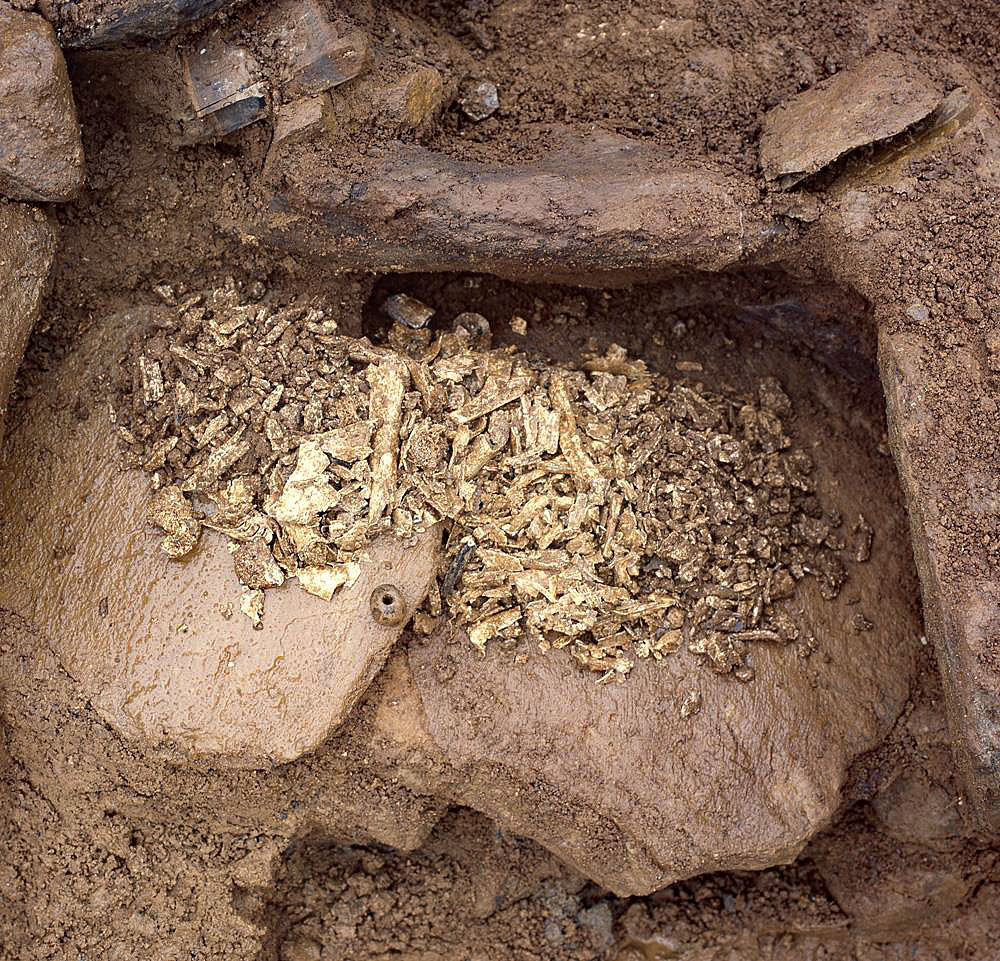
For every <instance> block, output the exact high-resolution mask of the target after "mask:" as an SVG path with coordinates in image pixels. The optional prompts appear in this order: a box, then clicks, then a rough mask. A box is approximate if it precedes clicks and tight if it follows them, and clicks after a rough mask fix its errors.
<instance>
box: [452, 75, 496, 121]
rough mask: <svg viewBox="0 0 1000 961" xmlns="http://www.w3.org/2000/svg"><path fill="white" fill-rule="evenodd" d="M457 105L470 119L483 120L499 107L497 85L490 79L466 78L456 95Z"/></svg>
mask: <svg viewBox="0 0 1000 961" xmlns="http://www.w3.org/2000/svg"><path fill="white" fill-rule="evenodd" d="M458 105H459V107H461V109H462V113H464V114H465V115H466V116H467V117H468V118H469V119H470V120H477V121H478V120H485V119H486V118H487V117H490V116H492V115H493V114H494V113H496V112H497V110H498V109H499V108H500V95H499V93H498V91H497V85H496V84H495V83H493V82H492V81H490V80H468V81H466V82H465V83H464V84H463V85H462V88H461V90H460V92H459V95H458Z"/></svg>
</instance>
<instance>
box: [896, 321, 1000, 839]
mask: <svg viewBox="0 0 1000 961" xmlns="http://www.w3.org/2000/svg"><path fill="white" fill-rule="evenodd" d="M879 359H880V362H881V367H882V381H883V384H884V385H885V395H886V407H887V411H888V415H889V425H890V439H891V443H892V449H893V453H894V454H895V456H896V460H897V462H898V464H899V474H900V481H901V483H902V486H903V493H904V494H905V496H906V502H907V508H908V510H909V515H910V524H911V528H912V532H913V553H914V556H915V558H916V562H917V569H918V571H919V572H920V580H921V585H922V588H923V598H924V616H925V618H926V620H927V633H928V636H929V637H930V639H931V640H932V641H933V642H934V646H935V649H936V651H937V655H938V664H939V666H940V668H941V676H942V681H943V682H944V687H945V692H946V694H947V698H948V707H949V715H950V718H949V720H950V722H951V730H952V735H953V737H954V752H955V757H956V761H957V764H958V767H959V769H960V770H961V771H962V774H963V775H964V777H965V781H966V784H967V786H968V788H969V791H970V794H971V798H972V800H973V802H974V806H975V809H976V810H977V811H979V812H980V813H981V814H982V815H983V816H984V817H985V820H986V821H987V822H988V823H989V825H990V827H992V828H993V829H994V830H996V828H997V827H998V826H1000V813H998V812H1000V671H998V670H997V638H998V636H1000V586H998V583H997V577H996V561H995V555H994V554H993V553H992V552H990V551H988V550H987V549H985V546H984V545H983V543H982V541H981V539H978V538H977V540H979V543H978V544H977V546H978V547H981V548H983V549H982V550H981V552H980V554H979V555H978V556H977V555H976V554H975V553H973V552H971V551H969V550H968V549H966V548H965V546H964V544H962V541H961V540H960V536H963V535H965V533H966V531H967V530H970V529H971V530H973V531H976V530H977V529H986V526H985V524H984V523H983V522H982V521H981V520H980V519H981V518H985V517H988V516H989V515H990V514H992V513H994V512H995V511H996V509H997V495H996V493H995V491H996V465H995V461H994V457H993V441H992V440H991V439H990V437H991V431H992V424H993V423H995V418H996V402H995V401H994V399H993V395H992V391H991V390H990V388H989V386H988V380H987V378H988V373H987V372H986V371H984V370H983V369H982V365H981V361H980V359H979V357H977V356H976V354H975V353H974V352H973V351H971V350H968V349H965V348H955V349H952V350H951V351H949V352H948V353H942V351H941V350H940V348H939V347H937V345H936V344H934V343H933V342H932V341H931V340H929V339H928V338H927V337H926V336H924V335H923V334H921V333H919V332H918V331H900V332H898V333H895V334H889V333H887V332H885V331H882V332H881V334H880V337H879ZM944 411H946V412H947V413H946V414H945V416H944V417H942V412H944ZM977 421H978V422H979V423H980V425H981V429H982V434H981V436H982V443H981V444H980V445H979V446H976V445H971V446H964V447H963V449H962V450H961V454H959V444H958V439H959V438H960V437H961V436H962V435H961V433H960V432H959V430H958V429H956V426H955V425H956V423H958V424H961V425H962V426H963V427H964V429H965V430H968V427H966V426H965V425H969V424H976V423H977ZM960 457H961V459H960Z"/></svg>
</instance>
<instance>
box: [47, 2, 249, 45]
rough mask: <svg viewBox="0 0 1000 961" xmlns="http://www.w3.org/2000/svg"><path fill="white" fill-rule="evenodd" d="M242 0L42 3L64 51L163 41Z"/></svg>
mask: <svg viewBox="0 0 1000 961" xmlns="http://www.w3.org/2000/svg"><path fill="white" fill-rule="evenodd" d="M239 2H241V0H117V2H116V3H115V4H114V5H113V6H110V8H109V6H104V5H93V4H86V5H85V4H78V3H74V4H66V3H58V2H56V0H39V4H38V7H39V9H40V10H41V11H42V13H43V14H44V15H45V17H46V18H47V19H48V20H50V21H52V23H53V24H55V26H56V29H57V30H58V31H59V39H60V41H61V42H62V44H63V46H65V47H85V48H89V47H114V46H119V45H122V44H131V43H139V42H143V41H148V40H160V39H162V38H164V37H168V36H170V34H172V33H174V32H176V31H177V30H180V29H181V28H182V27H184V26H186V25H187V24H189V23H194V21H196V20H200V19H202V18H203V17H208V16H210V15H211V14H213V13H216V12H217V11H220V10H224V9H225V8H226V7H231V6H235V5H236V4H237V3H239Z"/></svg>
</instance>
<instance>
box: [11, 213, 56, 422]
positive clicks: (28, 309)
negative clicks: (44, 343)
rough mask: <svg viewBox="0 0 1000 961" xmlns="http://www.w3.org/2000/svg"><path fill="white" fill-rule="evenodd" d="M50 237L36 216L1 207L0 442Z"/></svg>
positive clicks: (49, 255)
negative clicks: (8, 401)
mask: <svg viewBox="0 0 1000 961" xmlns="http://www.w3.org/2000/svg"><path fill="white" fill-rule="evenodd" d="M55 249H56V238H55V231H54V230H53V229H52V227H51V225H50V224H49V223H48V221H47V220H46V219H45V217H44V215H43V214H42V213H41V212H40V211H38V210H32V209H31V208H30V207H24V206H21V205H20V204H5V203H2V202H0V439H2V438H3V431H4V418H5V416H6V413H7V400H8V398H9V397H10V391H11V387H12V386H13V383H14V376H15V375H16V373H17V368H18V365H19V364H20V363H21V355H22V354H23V353H24V345H25V344H26V343H27V341H28V335H29V334H30V333H31V329H32V327H34V325H35V321H36V320H37V319H38V315H39V313H40V312H41V309H42V298H43V296H44V293H45V290H46V287H47V285H48V280H49V272H50V270H51V269H52V259H53V257H54V256H55Z"/></svg>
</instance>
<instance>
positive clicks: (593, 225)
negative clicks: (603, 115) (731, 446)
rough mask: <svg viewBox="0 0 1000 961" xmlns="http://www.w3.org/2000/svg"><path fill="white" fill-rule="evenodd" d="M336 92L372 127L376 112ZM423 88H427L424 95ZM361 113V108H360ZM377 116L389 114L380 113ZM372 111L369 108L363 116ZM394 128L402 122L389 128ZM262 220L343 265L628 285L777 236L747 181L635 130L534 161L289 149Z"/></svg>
mask: <svg viewBox="0 0 1000 961" xmlns="http://www.w3.org/2000/svg"><path fill="white" fill-rule="evenodd" d="M370 94H371V90H370V88H369V87H367V86H366V85H364V84H358V85H351V86H349V87H348V88H347V92H346V93H343V94H341V93H340V91H338V92H337V97H336V98H335V112H337V114H338V116H340V114H341V113H342V114H351V116H352V117H353V124H354V125H353V126H352V125H349V124H348V125H345V126H344V128H343V129H341V127H340V126H338V136H340V137H341V138H342V139H344V138H348V137H349V136H350V135H351V132H352V131H356V132H357V136H358V137H359V138H360V137H361V135H362V133H364V132H365V131H366V130H367V128H368V127H370V126H371V123H372V122H373V120H372V116H373V114H372V112H371V109H369V111H368V113H367V114H366V113H365V107H364V106H363V105H359V104H355V106H354V107H353V108H352V107H351V106H350V103H351V98H352V97H354V98H363V97H365V96H370ZM418 99H420V98H418ZM352 111H353V112H352ZM376 115H378V114H376ZM359 118H365V119H359ZM388 136H390V137H392V136H394V134H392V133H390V134H389V135H388ZM271 160H272V162H271V163H270V166H269V168H268V174H267V180H266V183H265V184H264V185H263V186H264V187H265V189H274V191H275V192H274V193H273V194H271V195H270V196H264V197H262V202H261V209H262V210H264V211H265V216H264V221H263V222H261V223H260V224H259V225H258V226H257V227H255V228H254V229H253V231H252V233H254V234H260V235H261V237H262V238H263V239H264V240H266V241H267V242H268V243H270V244H274V245H276V246H279V247H282V248H285V249H288V250H289V251H291V252H293V253H294V254H296V255H300V256H302V257H306V258H310V257H311V258H316V259H319V260H321V261H322V262H323V263H324V264H325V265H328V266H330V267H337V268H340V269H344V270H358V269H364V270H375V269H387V270H424V271H444V270H468V269H469V267H470V265H473V266H474V267H475V269H476V270H479V271H484V272H490V273H494V274H499V275H500V276H503V277H514V278H529V279H536V280H537V279H544V280H547V281H567V282H571V283H578V284H585V285H588V286H598V285H600V284H603V283H612V284H615V285H622V284H625V283H628V282H630V281H631V280H634V279H636V278H638V277H642V278H644V279H650V278H653V277H655V276H657V275H668V274H673V273H677V272H678V271H680V270H722V269H724V268H726V267H729V266H732V265H733V264H734V263H737V262H738V261H740V260H741V259H743V258H746V257H749V256H750V255H751V254H752V253H754V252H755V251H756V250H757V249H758V248H759V247H760V246H762V245H763V244H764V243H765V241H766V240H767V238H768V236H770V235H769V234H768V233H767V231H766V227H767V226H768V225H767V221H766V218H765V217H764V216H763V215H762V214H761V212H760V211H759V210H758V209H756V208H755V207H754V201H755V199H756V190H755V189H754V188H753V186H752V185H751V184H750V182H749V181H748V180H746V179H740V178H735V177H727V176H724V175H723V174H721V173H719V172H717V171H714V170H710V169H708V168H702V167H697V168H695V167H683V166H679V165H678V164H677V163H676V162H675V161H673V160H672V159H671V158H670V156H669V154H668V153H667V152H665V151H663V150H661V149H659V148H656V147H651V146H650V145H648V144H642V143H638V142H636V141H634V140H629V139H627V138H625V137H619V136H613V135H609V134H599V135H596V134H595V135H593V136H590V137H588V138H587V139H586V140H579V139H577V138H572V139H570V140H569V142H568V145H567V146H565V147H563V148H562V149H558V150H553V151H552V152H551V153H549V154H547V155H546V156H544V157H542V158H541V159H539V160H536V161H533V162H530V163H523V164H489V163H479V162H474V161H463V160H456V159H454V158H453V157H449V156H446V155H444V154H442V153H439V152H435V151H432V150H428V149H426V148H424V147H420V146H413V145H409V144H399V143H393V144H391V145H390V146H389V147H388V148H386V149H385V150H380V151H378V157H377V159H375V160H368V159H367V158H361V159H359V161H358V163H357V165H356V168H355V166H354V165H353V164H352V165H350V166H351V170H352V173H351V176H349V177H345V176H344V169H345V166H347V165H344V166H342V165H341V163H338V162H334V161H333V160H331V159H329V158H327V157H326V156H325V155H321V154H317V152H316V151H315V149H314V147H313V146H311V145H310V144H309V143H304V144H299V145H294V146H292V147H290V149H287V150H282V151H280V152H278V154H277V156H276V157H272V158H271Z"/></svg>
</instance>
